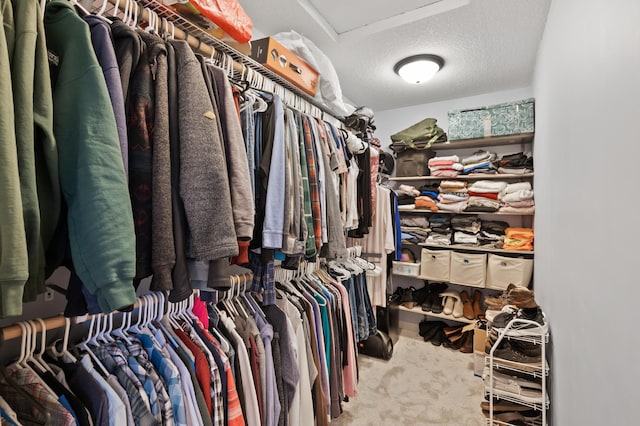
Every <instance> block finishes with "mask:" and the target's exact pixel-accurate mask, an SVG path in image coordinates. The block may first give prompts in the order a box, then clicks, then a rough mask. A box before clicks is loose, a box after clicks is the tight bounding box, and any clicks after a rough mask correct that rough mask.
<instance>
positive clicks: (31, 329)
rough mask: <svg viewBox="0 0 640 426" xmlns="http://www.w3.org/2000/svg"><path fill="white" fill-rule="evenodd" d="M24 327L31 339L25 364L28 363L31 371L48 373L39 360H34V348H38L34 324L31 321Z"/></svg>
mask: <svg viewBox="0 0 640 426" xmlns="http://www.w3.org/2000/svg"><path fill="white" fill-rule="evenodd" d="M25 325H26V326H27V328H28V329H29V336H30V338H31V345H30V347H29V350H28V356H27V361H26V362H29V363H30V365H31V367H32V369H33V370H37V371H36V372H39V373H44V372H45V371H48V368H46V367H45V364H43V363H41V362H40V360H39V359H38V358H36V355H35V351H36V347H37V346H38V343H37V337H38V331H37V329H36V323H35V321H33V320H28V321H27V322H26V323H25ZM43 335H44V334H43ZM41 346H42V345H41Z"/></svg>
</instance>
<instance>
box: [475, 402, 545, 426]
mask: <svg viewBox="0 0 640 426" xmlns="http://www.w3.org/2000/svg"><path fill="white" fill-rule="evenodd" d="M480 407H481V408H482V414H484V415H485V416H486V417H489V413H490V407H489V401H482V402H481V403H480ZM493 419H494V420H498V421H500V422H502V423H506V424H510V425H514V426H525V425H530V424H537V423H539V422H540V420H541V419H542V413H541V412H540V411H537V410H533V409H531V407H527V406H525V405H520V404H516V403H514V402H509V401H505V400H502V399H497V400H494V403H493Z"/></svg>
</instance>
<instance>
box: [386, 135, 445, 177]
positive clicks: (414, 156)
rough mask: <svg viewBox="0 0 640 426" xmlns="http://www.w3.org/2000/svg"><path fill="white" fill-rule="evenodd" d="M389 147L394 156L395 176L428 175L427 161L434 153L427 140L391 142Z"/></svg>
mask: <svg viewBox="0 0 640 426" xmlns="http://www.w3.org/2000/svg"><path fill="white" fill-rule="evenodd" d="M390 148H391V150H392V151H393V153H394V155H395V157H396V164H395V168H396V176H398V177H400V176H429V166H428V165H427V162H428V161H429V159H430V158H433V157H435V156H436V153H435V151H434V150H432V149H431V144H430V143H428V141H421V142H415V143H414V142H404V141H401V142H393V143H392V144H391V146H390Z"/></svg>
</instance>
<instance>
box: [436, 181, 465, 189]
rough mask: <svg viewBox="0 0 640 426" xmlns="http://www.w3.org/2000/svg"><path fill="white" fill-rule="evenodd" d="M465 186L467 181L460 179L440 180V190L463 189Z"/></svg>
mask: <svg viewBox="0 0 640 426" xmlns="http://www.w3.org/2000/svg"><path fill="white" fill-rule="evenodd" d="M466 187H467V182H463V181H461V180H443V181H442V182H440V190H442V189H452V188H455V189H463V188H466Z"/></svg>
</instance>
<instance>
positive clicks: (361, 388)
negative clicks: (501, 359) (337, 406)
mask: <svg viewBox="0 0 640 426" xmlns="http://www.w3.org/2000/svg"><path fill="white" fill-rule="evenodd" d="M418 339H420V337H419V336H416V338H412V337H406V336H402V335H401V336H400V338H399V340H398V342H397V343H396V345H395V348H394V354H393V357H392V359H391V360H389V361H384V360H381V359H377V358H371V357H368V356H364V355H360V357H359V363H360V382H359V384H358V396H357V397H356V398H353V399H351V400H350V401H349V402H348V403H344V404H343V408H344V412H343V414H342V415H341V416H340V417H339V418H338V419H336V420H334V421H333V422H332V423H331V424H332V425H336V426H343V425H404V426H406V425H446V426H479V425H484V424H486V420H485V418H484V416H483V415H482V411H481V410H480V402H481V401H482V398H483V385H482V379H481V378H480V377H476V376H474V375H473V356H472V355H471V354H463V353H460V352H456V351H453V350H450V349H446V348H443V347H438V346H434V345H432V344H431V343H429V342H424V341H422V340H418Z"/></svg>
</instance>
